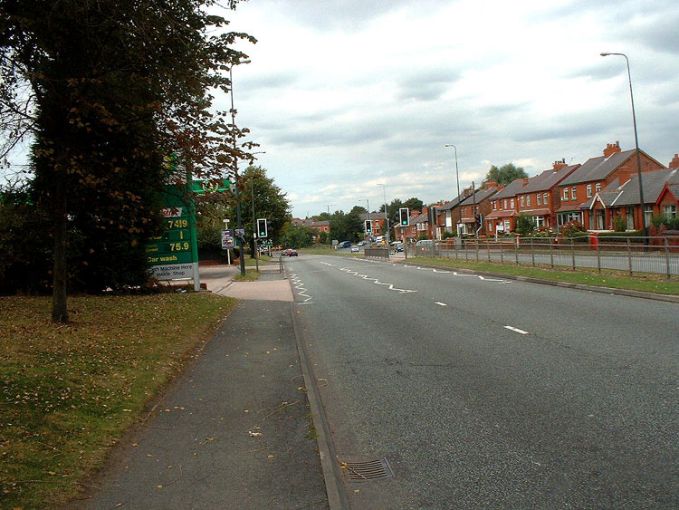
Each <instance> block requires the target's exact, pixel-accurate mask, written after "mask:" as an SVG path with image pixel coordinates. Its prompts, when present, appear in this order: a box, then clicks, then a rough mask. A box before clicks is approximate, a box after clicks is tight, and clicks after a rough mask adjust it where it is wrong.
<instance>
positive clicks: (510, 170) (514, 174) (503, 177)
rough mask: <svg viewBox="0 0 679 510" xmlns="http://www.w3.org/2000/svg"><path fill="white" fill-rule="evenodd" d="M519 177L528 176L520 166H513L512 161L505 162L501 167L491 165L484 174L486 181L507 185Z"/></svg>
mask: <svg viewBox="0 0 679 510" xmlns="http://www.w3.org/2000/svg"><path fill="white" fill-rule="evenodd" d="M521 177H528V174H527V173H526V171H525V170H524V169H523V168H522V167H520V166H519V167H517V166H514V164H513V163H507V164H506V165H502V166H501V167H499V168H498V167H496V166H495V165H492V166H491V167H490V170H488V173H487V174H486V181H495V182H497V183H498V184H503V185H505V186H506V185H507V184H509V183H510V182H512V181H513V180H514V179H518V178H521Z"/></svg>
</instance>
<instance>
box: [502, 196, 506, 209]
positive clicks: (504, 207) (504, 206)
mask: <svg viewBox="0 0 679 510" xmlns="http://www.w3.org/2000/svg"><path fill="white" fill-rule="evenodd" d="M502 208H503V209H507V199H506V198H505V200H504V205H503V206H502Z"/></svg>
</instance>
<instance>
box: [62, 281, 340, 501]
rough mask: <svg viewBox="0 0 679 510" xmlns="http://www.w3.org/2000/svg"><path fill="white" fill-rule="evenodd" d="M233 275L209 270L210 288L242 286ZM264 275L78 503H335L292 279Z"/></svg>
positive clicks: (222, 288) (223, 288)
mask: <svg viewBox="0 0 679 510" xmlns="http://www.w3.org/2000/svg"><path fill="white" fill-rule="evenodd" d="M201 272H202V271H201ZM209 272H210V271H208V273H209ZM227 273H228V274H227ZM227 273H224V271H223V270H222V272H221V273H219V270H218V269H214V270H212V274H211V275H206V278H205V279H204V281H207V284H208V289H210V290H214V291H218V292H219V293H222V294H228V293H229V289H231V290H233V288H232V286H233V285H236V283H231V284H229V282H228V277H229V275H232V273H233V270H232V269H229V271H227ZM210 276H211V277H212V278H210ZM262 278H263V281H261V282H252V283H248V284H247V285H249V286H251V288H250V290H249V291H248V292H249V297H248V298H246V299H245V300H242V301H240V302H239V304H238V306H237V308H236V309H235V310H234V311H233V312H232V313H231V315H230V316H229V318H228V319H227V321H225V323H224V325H223V326H222V327H221V328H220V329H219V331H218V332H217V333H216V335H215V337H214V338H213V340H212V341H211V342H209V343H208V344H207V345H206V347H205V349H204V351H203V352H202V355H201V356H199V358H198V359H197V360H196V361H195V362H194V363H193V364H192V365H191V366H190V367H189V368H188V369H187V371H186V372H185V374H184V375H183V376H181V377H180V378H179V379H178V380H177V381H176V382H175V383H174V384H173V385H172V387H171V388H170V389H169V390H168V392H167V393H166V395H165V397H164V398H163V399H162V400H161V401H160V403H159V406H158V410H157V412H156V414H155V415H154V416H152V417H151V418H150V419H149V420H148V422H147V424H146V425H145V426H144V427H143V428H142V430H139V431H137V432H135V433H133V434H131V435H130V437H127V438H126V439H125V441H124V443H123V444H122V445H121V446H120V448H119V449H118V450H117V451H116V452H115V453H114V455H113V458H112V459H111V462H110V465H109V467H108V468H107V469H106V470H105V472H104V473H103V474H102V476H101V477H100V479H99V480H98V481H95V484H96V486H97V487H98V488H97V489H96V490H95V491H94V494H93V495H92V497H91V498H90V499H87V500H84V501H81V502H79V503H78V504H77V505H75V507H76V508H87V509H113V508H125V509H128V508H133V509H136V508H140V509H144V510H151V509H163V510H172V509H182V510H184V509H231V508H233V509H266V508H276V509H314V510H316V509H323V508H328V503H327V496H326V492H325V485H324V482H323V476H322V472H321V465H320V461H319V457H318V452H317V444H316V439H315V435H314V433H313V430H312V425H311V418H310V414H309V408H308V403H307V399H306V394H305V392H304V381H303V377H302V372H301V368H300V366H299V356H298V353H297V346H296V341H295V335H294V331H293V327H292V319H291V308H290V307H291V304H290V301H291V293H290V289H289V285H288V282H287V281H285V280H283V275H281V274H278V273H274V272H263V273H262ZM259 284H264V285H262V287H261V292H260V293H261V294H262V297H266V298H267V299H266V300H264V299H257V298H256V297H257V292H255V291H256V289H257V287H252V286H256V285H259ZM240 285H243V284H240ZM272 287H276V289H278V290H277V291H276V292H273V293H272V291H271V288H272ZM286 288H287V292H288V293H289V294H286V292H285V289H286ZM272 295H277V296H278V298H276V299H271V297H272ZM72 507H74V505H71V506H70V507H69V508H72Z"/></svg>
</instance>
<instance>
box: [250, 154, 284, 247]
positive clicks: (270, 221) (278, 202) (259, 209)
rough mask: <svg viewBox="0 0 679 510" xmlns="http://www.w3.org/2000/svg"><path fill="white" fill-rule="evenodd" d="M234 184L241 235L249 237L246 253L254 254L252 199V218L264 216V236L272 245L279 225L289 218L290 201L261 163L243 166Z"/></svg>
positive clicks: (280, 227)
mask: <svg viewBox="0 0 679 510" xmlns="http://www.w3.org/2000/svg"><path fill="white" fill-rule="evenodd" d="M238 183H239V185H240V190H239V191H240V199H241V209H242V214H243V218H244V219H243V226H244V227H245V236H246V239H249V240H250V248H251V251H250V253H251V254H254V242H253V241H252V239H253V236H252V234H253V232H254V228H255V226H254V224H253V222H252V211H253V209H252V207H253V198H254V215H255V221H256V220H257V218H266V220H267V231H268V232H267V233H268V236H269V237H268V238H269V239H270V240H272V241H273V242H274V243H275V244H277V243H278V242H279V241H280V240H281V239H280V237H281V234H282V232H283V227H284V225H285V224H286V223H287V222H288V221H289V220H290V204H289V203H288V199H287V198H286V194H285V192H283V191H282V190H281V189H280V188H279V187H278V186H276V184H274V181H273V179H271V178H269V177H267V176H266V170H265V169H264V168H262V167H261V166H252V165H251V166H249V167H247V168H246V169H245V171H244V172H243V174H242V175H241V176H240V179H239V181H238ZM253 185H254V188H253ZM245 218H248V219H245Z"/></svg>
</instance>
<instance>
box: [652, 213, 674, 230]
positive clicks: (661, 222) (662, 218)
mask: <svg viewBox="0 0 679 510" xmlns="http://www.w3.org/2000/svg"><path fill="white" fill-rule="evenodd" d="M651 225H653V226H654V227H655V228H656V229H658V230H660V229H661V228H662V227H665V228H666V229H668V230H679V216H674V217H670V216H667V215H665V214H654V215H653V217H652V218H651Z"/></svg>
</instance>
